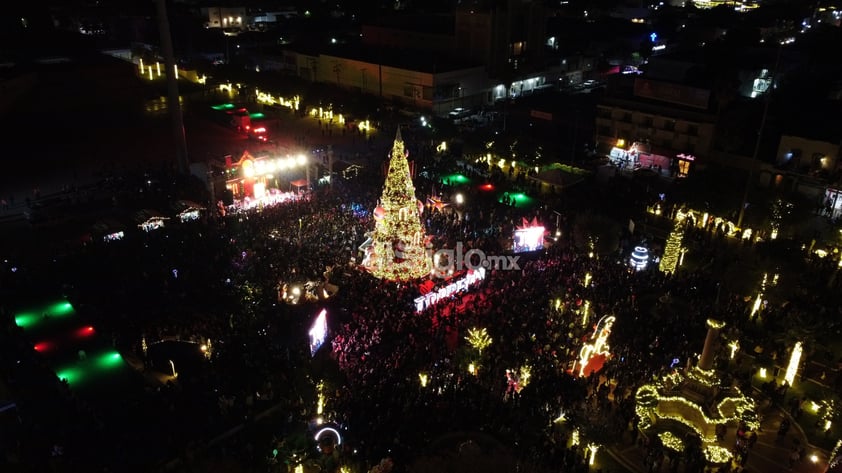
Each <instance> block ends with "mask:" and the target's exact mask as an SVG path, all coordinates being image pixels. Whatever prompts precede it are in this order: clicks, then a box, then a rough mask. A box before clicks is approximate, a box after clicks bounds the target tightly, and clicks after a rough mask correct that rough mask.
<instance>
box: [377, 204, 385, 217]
mask: <svg viewBox="0 0 842 473" xmlns="http://www.w3.org/2000/svg"><path fill="white" fill-rule="evenodd" d="M385 216H386V209H384V208H383V207H382V206H380V205H378V206H377V207H375V208H374V218H376V219H377V220H380V219H382V218H383V217H385Z"/></svg>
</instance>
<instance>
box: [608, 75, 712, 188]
mask: <svg viewBox="0 0 842 473" xmlns="http://www.w3.org/2000/svg"><path fill="white" fill-rule="evenodd" d="M630 80H632V81H633V86H632V89H631V90H630V91H628V90H626V91H625V93H623V91H622V90H620V91H617V90H616V89H615V93H614V94H611V95H606V96H605V97H604V98H603V100H602V102H601V103H600V104H598V105H597V111H596V142H597V145H598V146H599V147H600V148H601V149H602V151H603V152H605V153H606V154H608V155H609V156H610V158H611V159H612V160H613V161H614V162H615V163H617V164H618V165H619V166H621V167H623V168H627V169H637V168H641V167H643V168H651V169H653V170H656V171H658V172H662V173H666V172H670V173H671V174H673V175H675V176H677V177H683V176H686V175H687V174H688V173H689V172H690V170H691V168H692V165H693V163H694V162H695V161H696V157H699V158H701V159H704V158H706V157H707V156H708V155H709V153H710V149H711V143H712V141H713V136H714V131H715V128H716V115H715V114H713V113H712V112H711V111H710V109H709V107H710V96H711V93H710V91H709V90H706V89H702V88H697V87H690V86H686V85H681V84H677V83H671V82H665V81H657V80H653V79H646V78H643V77H634V78H632V79H630ZM616 92H619V93H616Z"/></svg>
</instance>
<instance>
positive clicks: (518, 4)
mask: <svg viewBox="0 0 842 473" xmlns="http://www.w3.org/2000/svg"><path fill="white" fill-rule="evenodd" d="M546 24H547V15H546V11H545V10H544V7H543V6H542V4H541V2H538V1H533V0H518V1H515V0H507V1H503V2H478V3H477V4H476V5H473V6H472V7H471V8H467V7H466V8H460V9H457V10H456V11H455V12H454V13H453V14H443V15H424V14H416V13H412V14H398V15H396V16H390V17H385V18H382V19H380V20H377V21H371V22H368V23H366V24H364V25H362V26H361V37H360V44H359V45H353V44H331V45H330V47H321V46H313V45H310V44H294V45H289V46H287V47H285V49H284V51H283V52H282V55H281V57H275V58H272V57H268V56H267V57H265V58H263V65H261V67H260V68H261V70H279V71H283V72H286V73H290V74H292V75H294V76H297V77H299V78H302V79H304V80H309V81H313V82H321V83H327V84H332V85H335V86H337V87H340V88H344V89H349V90H353V91H356V92H362V93H365V94H370V95H375V96H379V97H382V98H385V99H389V100H393V101H396V102H399V103H405V104H408V105H411V106H413V107H415V108H418V109H422V110H429V111H430V112H432V113H435V114H437V115H442V116H446V115H447V113H448V112H450V111H452V110H453V109H454V108H458V107H463V108H472V107H479V106H483V105H487V104H491V103H494V102H495V101H497V100H501V99H503V98H506V97H517V96H519V95H524V94H529V93H531V92H532V91H535V90H539V89H542V88H545V87H550V86H551V85H553V84H554V81H555V77H556V76H557V74H558V71H555V72H554V74H555V75H554V76H553V78H552V79H550V78H549V74H551V73H550V72H547V69H546V67H545V66H546V65H545V61H544V57H543V56H544V54H545V52H546V51H547V47H546V43H547V39H546V38H545V36H546V30H547V28H546Z"/></svg>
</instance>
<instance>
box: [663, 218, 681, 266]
mask: <svg viewBox="0 0 842 473" xmlns="http://www.w3.org/2000/svg"><path fill="white" fill-rule="evenodd" d="M682 240H684V225H683V222H677V223H676V224H675V226H673V227H672V231H671V232H670V236H669V237H668V238H667V244H666V246H665V247H664V256H663V257H662V258H661V265H660V266H659V269H660V270H661V271H662V272H664V273H674V272H675V268H677V267H678V264H679V261H680V260H681V253H682V252H683V251H684V248H683V247H682V246H681V242H682Z"/></svg>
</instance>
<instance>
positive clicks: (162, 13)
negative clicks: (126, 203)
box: [155, 0, 190, 175]
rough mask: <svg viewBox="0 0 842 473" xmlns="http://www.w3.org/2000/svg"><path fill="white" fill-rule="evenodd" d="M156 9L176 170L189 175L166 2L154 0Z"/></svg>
mask: <svg viewBox="0 0 842 473" xmlns="http://www.w3.org/2000/svg"><path fill="white" fill-rule="evenodd" d="M155 3H156V4H157V7H158V30H160V32H161V49H162V51H163V53H164V63H165V64H166V65H167V107H169V109H170V118H171V119H172V132H173V138H175V159H176V169H177V171H178V173H179V174H181V175H187V174H189V173H190V160H189V159H188V157H187V137H186V136H185V134H184V116H183V115H182V113H181V102H180V101H179V93H178V77H176V69H175V67H176V65H175V52H174V51H173V46H172V36H170V20H169V19H168V18H167V3H166V0H155Z"/></svg>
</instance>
